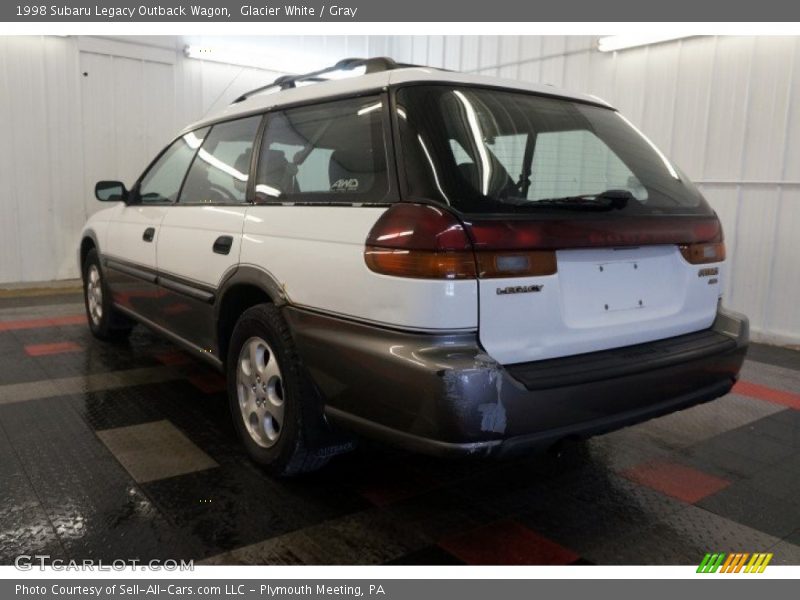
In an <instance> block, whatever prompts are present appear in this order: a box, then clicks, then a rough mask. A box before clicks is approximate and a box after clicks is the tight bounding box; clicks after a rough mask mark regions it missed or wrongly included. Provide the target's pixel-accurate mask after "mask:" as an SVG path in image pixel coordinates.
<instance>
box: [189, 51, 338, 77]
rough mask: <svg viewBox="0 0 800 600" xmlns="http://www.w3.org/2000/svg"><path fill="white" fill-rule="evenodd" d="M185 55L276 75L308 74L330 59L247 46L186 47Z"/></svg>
mask: <svg viewBox="0 0 800 600" xmlns="http://www.w3.org/2000/svg"><path fill="white" fill-rule="evenodd" d="M183 54H184V56H186V58H194V59H198V60H209V61H213V62H218V63H225V64H228V65H239V66H243V67H254V68H256V69H265V70H267V71H275V72H276V73H292V74H298V73H306V72H308V71H314V70H316V69H319V68H321V67H323V66H325V65H326V64H327V63H328V62H329V59H327V58H323V57H318V56H313V55H308V54H302V53H297V52H292V53H291V54H279V53H278V52H274V51H273V52H269V51H267V50H265V49H264V48H258V47H246V46H229V47H225V46H191V45H190V46H185V47H184V49H183Z"/></svg>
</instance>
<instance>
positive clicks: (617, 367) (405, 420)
mask: <svg viewBox="0 0 800 600" xmlns="http://www.w3.org/2000/svg"><path fill="white" fill-rule="evenodd" d="M284 314H285V317H286V319H287V321H288V322H289V325H290V327H291V329H292V332H293V335H294V338H295V341H296V343H297V346H298V349H299V351H300V355H301V357H302V359H303V361H304V363H305V364H306V366H307V368H308V370H309V372H310V373H311V376H312V377H313V379H314V381H315V383H316V384H317V386H318V387H319V389H320V390H321V392H322V394H323V396H324V398H325V402H326V407H325V411H326V414H327V416H328V418H329V419H330V420H331V421H333V422H334V423H336V424H338V425H340V426H344V427H347V428H349V429H352V430H354V431H356V432H358V433H360V434H363V435H367V436H370V437H374V438H378V439H381V440H383V441H385V442H388V443H393V444H396V445H399V446H402V447H404V448H407V449H409V450H413V451H418V452H424V453H428V454H434V455H440V456H457V455H471V454H492V453H504V454H510V453H516V452H521V451H529V450H531V449H537V448H546V447H548V446H550V445H552V444H554V443H556V442H558V441H560V440H562V439H565V438H581V437H588V436H591V435H596V434H599V433H604V432H607V431H612V430H614V429H618V428H620V427H624V426H626V425H631V424H634V423H637V422H641V421H644V420H647V419H650V418H653V417H657V416H660V415H663V414H667V413H670V412H673V411H676V410H680V409H683V408H687V407H689V406H693V405H695V404H699V403H702V402H706V401H709V400H713V399H714V398H717V397H719V396H722V395H724V394H726V393H727V392H728V391H729V390H730V388H731V387H732V386H733V384H734V382H735V381H736V378H737V377H738V373H739V369H740V368H741V365H742V362H743V360H744V356H745V353H746V350H747V344H748V324H747V319H746V317H744V316H742V315H738V314H735V313H732V312H729V311H724V310H720V312H719V313H718V316H717V319H716V321H715V322H714V325H713V326H712V327H711V328H710V329H708V330H706V331H702V332H697V333H693V334H688V335H686V336H679V337H676V338H671V339H669V340H659V341H657V342H651V343H648V344H640V345H637V346H629V347H626V348H618V349H613V350H607V351H603V352H595V353H591V354H584V355H580V356H573V357H565V358H563V359H551V360H547V361H538V362H535V363H526V364H519V365H509V366H502V365H500V364H498V363H497V362H496V361H494V360H493V359H492V358H491V357H489V356H488V355H486V353H485V352H484V351H483V350H482V348H481V347H480V344H479V342H478V340H477V336H476V334H475V333H474V332H469V333H444V334H440V333H435V334H423V333H409V332H403V331H394V330H390V329H385V328H381V327H374V326H370V325H365V324H363V323H356V322H352V321H348V320H345V319H339V318H336V317H332V316H329V315H321V314H318V313H314V312H310V311H304V310H300V309H296V308H291V307H286V308H285V309H284Z"/></svg>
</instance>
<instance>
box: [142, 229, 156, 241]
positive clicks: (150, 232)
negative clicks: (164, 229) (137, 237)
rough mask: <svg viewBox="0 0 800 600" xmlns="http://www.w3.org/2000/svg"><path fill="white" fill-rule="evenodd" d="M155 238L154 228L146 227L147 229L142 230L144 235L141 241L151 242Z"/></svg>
mask: <svg viewBox="0 0 800 600" xmlns="http://www.w3.org/2000/svg"><path fill="white" fill-rule="evenodd" d="M155 236H156V228H155V227H148V228H147V229H145V230H144V233H143V234H142V239H143V240H144V241H145V242H152V241H153V238H154V237H155Z"/></svg>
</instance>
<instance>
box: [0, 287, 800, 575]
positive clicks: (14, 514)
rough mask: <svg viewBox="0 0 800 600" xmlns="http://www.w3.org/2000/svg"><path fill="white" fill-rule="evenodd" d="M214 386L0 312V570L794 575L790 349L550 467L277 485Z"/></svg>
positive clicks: (185, 370)
mask: <svg viewBox="0 0 800 600" xmlns="http://www.w3.org/2000/svg"><path fill="white" fill-rule="evenodd" d="M223 385H224V382H223V380H222V378H221V377H220V376H219V375H217V374H216V373H215V372H214V371H212V370H210V369H209V368H208V367H206V366H205V365H203V364H201V363H198V362H196V361H195V360H193V359H192V358H190V357H189V356H187V355H186V354H184V353H182V352H181V351H179V350H178V349H177V348H176V347H174V346H172V345H171V344H169V343H168V342H165V341H163V340H161V339H160V338H157V337H155V336H154V335H153V334H151V333H149V332H148V331H147V330H145V329H144V328H142V327H138V328H137V329H136V331H135V332H134V334H133V335H132V337H131V338H130V340H129V342H128V343H125V344H123V345H109V344H103V343H100V342H98V341H96V340H94V339H93V338H92V337H91V335H90V334H89V331H88V328H87V326H86V321H85V316H84V312H83V305H82V304H81V301H80V296H79V295H77V294H75V293H73V292H70V291H69V290H65V291H60V290H59V291H56V292H52V293H47V294H41V295H36V296H18V295H15V294H13V293H9V294H6V295H4V296H3V297H0V482H2V485H0V564H9V563H11V562H13V560H14V557H15V556H17V555H18V554H23V553H24V554H49V555H51V556H52V557H53V558H68V559H82V558H90V557H91V558H102V559H105V560H112V559H133V558H136V559H140V560H149V559H152V558H174V559H180V558H187V559H188V558H192V559H195V560H197V561H206V562H209V563H217V564H220V563H224V564H231V563H234V564H240V563H255V564H296V563H301V564H303V563H304V564H384V563H391V564H464V563H467V564H568V563H578V564H689V565H696V564H698V563H699V562H700V560H701V559H702V558H703V556H704V554H705V553H706V552H720V551H722V552H750V553H752V552H772V553H774V558H773V560H772V564H800V477H799V476H798V475H799V474H800V352H796V351H791V350H786V349H779V348H771V347H767V346H758V345H755V346H753V347H752V348H751V352H750V354H749V359H748V361H747V363H746V366H745V368H744V372H743V374H742V381H741V382H740V383H739V384H738V385H737V387H736V388H735V389H734V393H732V394H729V395H728V396H726V397H725V398H722V399H720V400H717V401H715V402H712V403H710V404H706V405H703V406H699V407H696V408H692V409H689V410H686V411H683V412H681V413H677V414H674V415H670V416H667V417H664V418H661V419H657V420H654V421H650V422H648V423H645V424H643V425H639V426H636V427H632V428H628V429H624V430H621V431H618V432H616V433H613V434H610V435H606V436H602V437H598V438H594V439H592V440H590V441H589V442H587V443H585V444H581V445H579V446H576V447H574V448H571V449H569V450H568V451H567V452H566V453H565V454H563V455H562V456H560V457H556V456H554V455H552V454H548V455H540V456H531V457H528V458H525V459H520V460H514V461H512V462H498V461H492V460H482V461H455V462H454V461H438V460H432V459H429V458H426V457H420V456H414V455H409V454H405V453H402V452H397V451H394V450H391V449H388V448H384V447H381V446H377V445H373V444H369V443H363V444H362V445H361V446H360V448H359V449H358V450H357V451H355V452H353V453H351V454H349V455H346V456H342V457H339V458H337V459H336V460H334V461H333V462H332V463H331V465H329V467H328V468H326V469H325V470H323V471H321V472H319V473H315V474H312V475H310V476H307V477H303V478H299V479H295V480H289V481H277V480H274V479H271V478H270V477H268V476H266V475H265V474H264V473H263V472H262V471H260V470H259V469H258V468H257V467H256V466H254V465H253V464H252V463H250V462H249V461H248V460H247V458H246V456H245V455H244V453H243V451H242V449H241V447H240V446H239V443H238V442H237V440H236V439H235V436H234V431H233V427H232V424H231V422H230V417H229V413H228V409H227V403H226V399H225V393H224V390H223Z"/></svg>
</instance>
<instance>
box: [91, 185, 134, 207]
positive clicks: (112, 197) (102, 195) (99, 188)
mask: <svg viewBox="0 0 800 600" xmlns="http://www.w3.org/2000/svg"><path fill="white" fill-rule="evenodd" d="M94 195H95V197H96V198H97V199H98V200H100V202H127V201H128V190H127V189H125V184H124V183H122V182H121V181H98V182H97V184H96V185H95V186H94Z"/></svg>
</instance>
